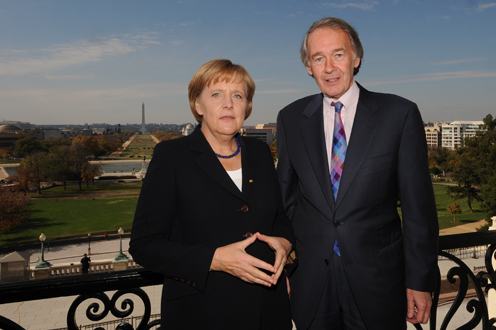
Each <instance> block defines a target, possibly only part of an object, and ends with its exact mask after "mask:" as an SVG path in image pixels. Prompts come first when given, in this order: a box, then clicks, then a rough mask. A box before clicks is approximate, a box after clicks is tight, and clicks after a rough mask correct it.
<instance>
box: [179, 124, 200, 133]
mask: <svg viewBox="0 0 496 330" xmlns="http://www.w3.org/2000/svg"><path fill="white" fill-rule="evenodd" d="M195 126H196V125H195ZM195 126H193V124H188V125H186V126H184V127H183V129H182V130H181V133H182V134H183V135H185V136H187V135H190V134H191V133H193V131H194V130H195Z"/></svg>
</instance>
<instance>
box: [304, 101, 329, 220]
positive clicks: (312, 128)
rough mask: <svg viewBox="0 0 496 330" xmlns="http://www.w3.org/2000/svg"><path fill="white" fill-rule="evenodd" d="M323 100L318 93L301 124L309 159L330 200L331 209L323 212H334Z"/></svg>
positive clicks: (325, 194)
mask: <svg viewBox="0 0 496 330" xmlns="http://www.w3.org/2000/svg"><path fill="white" fill-rule="evenodd" d="M322 102H323V96H322V94H319V95H316V96H315V98H314V99H313V100H312V101H310V103H309V104H308V105H307V107H306V108H305V110H304V111H303V114H304V115H305V116H306V117H308V119H307V120H306V121H305V122H303V124H302V125H301V129H302V132H301V134H302V136H303V141H304V142H305V147H306V148H305V149H306V151H307V153H308V159H309V160H310V163H311V164H312V168H313V171H314V172H315V175H316V176H317V179H318V181H319V184H320V189H322V192H323V194H324V196H325V199H326V200H327V202H328V207H329V209H323V210H321V212H322V213H323V214H332V210H333V209H334V196H333V193H332V186H331V179H330V173H329V164H328V161H327V150H326V146H325V136H324V118H323V105H322Z"/></svg>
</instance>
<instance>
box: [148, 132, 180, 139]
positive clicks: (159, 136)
mask: <svg viewBox="0 0 496 330" xmlns="http://www.w3.org/2000/svg"><path fill="white" fill-rule="evenodd" d="M152 135H154V136H155V137H156V138H157V139H158V140H159V141H165V140H172V139H177V138H178V137H181V136H182V134H181V133H179V132H176V131H167V132H164V131H160V130H154V131H153V132H152Z"/></svg>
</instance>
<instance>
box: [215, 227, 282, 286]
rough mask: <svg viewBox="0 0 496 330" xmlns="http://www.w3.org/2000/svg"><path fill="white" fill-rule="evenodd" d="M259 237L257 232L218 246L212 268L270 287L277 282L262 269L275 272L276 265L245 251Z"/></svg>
mask: <svg viewBox="0 0 496 330" xmlns="http://www.w3.org/2000/svg"><path fill="white" fill-rule="evenodd" d="M257 238H258V236H257V234H254V235H252V236H251V237H248V238H247V239H245V240H243V241H241V242H238V243H233V244H229V245H226V246H222V247H220V248H217V249H216V250H215V253H214V257H213V259H212V263H211V265H210V270H215V271H223V272H226V273H228V274H231V275H233V276H236V277H239V278H240V279H242V280H243V281H245V282H248V283H257V284H261V285H265V286H268V287H270V286H272V284H275V283H276V281H274V279H273V276H270V275H267V274H266V273H264V272H263V271H261V270H260V269H265V270H267V271H269V272H271V273H274V272H275V268H274V266H272V265H271V264H268V263H266V262H265V261H262V260H260V259H257V258H255V257H253V256H251V255H249V254H248V253H246V252H245V249H246V248H247V247H248V246H250V245H251V244H253V242H255V241H256V240H257Z"/></svg>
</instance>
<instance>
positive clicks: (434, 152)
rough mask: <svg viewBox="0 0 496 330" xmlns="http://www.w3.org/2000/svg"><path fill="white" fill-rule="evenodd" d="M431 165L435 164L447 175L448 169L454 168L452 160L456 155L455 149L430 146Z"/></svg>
mask: <svg viewBox="0 0 496 330" xmlns="http://www.w3.org/2000/svg"><path fill="white" fill-rule="evenodd" d="M428 150H429V165H431V166H435V167H437V168H439V169H440V170H441V171H443V176H446V171H448V170H452V166H451V165H450V161H452V160H453V158H454V156H455V151H453V150H450V149H448V148H444V147H429V148H428Z"/></svg>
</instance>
